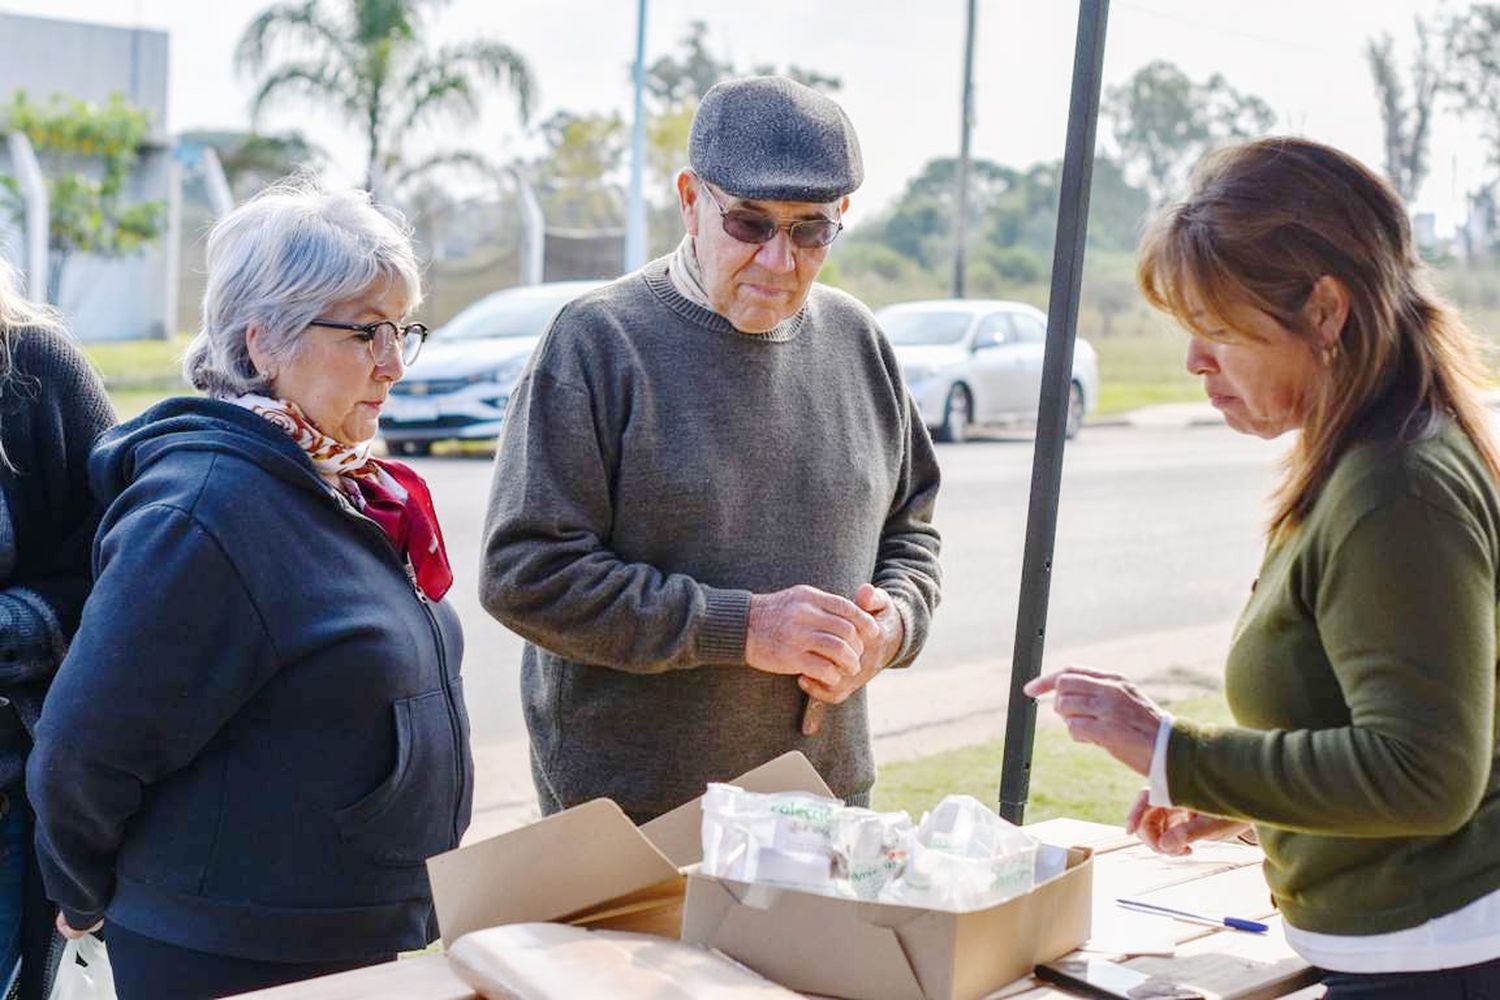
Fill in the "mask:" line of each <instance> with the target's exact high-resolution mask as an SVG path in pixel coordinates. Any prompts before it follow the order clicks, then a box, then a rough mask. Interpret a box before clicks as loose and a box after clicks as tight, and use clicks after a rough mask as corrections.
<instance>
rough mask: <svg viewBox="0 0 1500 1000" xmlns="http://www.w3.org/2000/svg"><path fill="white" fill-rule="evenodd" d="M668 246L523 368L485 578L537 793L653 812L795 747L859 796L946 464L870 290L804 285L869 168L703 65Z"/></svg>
mask: <svg viewBox="0 0 1500 1000" xmlns="http://www.w3.org/2000/svg"><path fill="white" fill-rule="evenodd" d="M689 162H690V164H691V166H690V167H689V169H686V170H684V171H682V173H681V174H680V175H679V176H678V179H677V191H678V196H679V202H680V207H681V211H682V220H683V225H684V227H685V228H686V230H687V233H686V236H685V237H684V238H683V240H682V243H681V244H680V245H679V246H678V248H677V250H676V251H675V252H673V253H672V254H669V255H668V256H666V257H664V258H661V259H659V260H656V261H654V262H652V263H650V264H647V265H646V266H645V267H644V268H643V269H642V270H640V271H638V272H636V273H634V274H630V275H626V276H625V277H623V278H621V279H620V280H618V281H616V282H614V283H613V284H611V285H608V286H606V287H604V288H602V289H599V290H597V291H594V292H591V293H589V294H587V295H584V296H583V297H581V298H579V299H577V300H575V301H574V302H573V303H572V304H570V305H569V306H567V307H566V308H564V309H563V311H562V312H561V313H560V314H559V315H558V316H557V318H556V320H554V322H553V324H552V327H551V329H550V330H549V331H548V333H547V335H546V337H545V338H543V340H542V343H541V345H540V347H538V349H537V352H536V355H535V357H534V358H533V359H532V363H531V367H530V368H529V369H528V370H527V372H526V374H525V375H524V376H523V378H522V379H521V382H520V384H519V385H518V386H517V387H516V391H515V394H514V396H513V397H512V400H511V403H510V409H509V413H508V417H507V420H506V425H505V429H504V431H503V432H502V434H501V438H500V443H499V449H498V454H497V457H496V464H495V478H494V484H493V486H492V489H491V493H490V501H489V510H488V514H487V517H486V524H485V539H484V552H483V559H482V567H481V575H482V582H481V596H482V599H483V601H484V605H485V607H486V608H487V609H488V610H489V612H490V613H491V614H492V615H494V616H495V617H496V618H498V619H499V620H500V621H501V622H503V623H504V624H506V625H507V626H509V627H510V628H512V629H514V630H515V631H516V632H518V633H520V634H521V635H522V636H523V637H524V638H525V639H526V640H527V645H526V650H525V653H524V657H523V662H522V676H521V687H522V698H523V701H524V705H525V713H526V724H527V729H528V730H529V732H530V736H531V762H532V773H533V776H534V778H535V781H536V786H537V792H538V797H539V799H540V801H541V805H542V809H543V811H544V812H548V813H550V812H554V811H556V810H558V809H561V808H565V807H567V806H572V805H576V804H577V803H579V802H583V801H585V800H588V799H591V798H595V797H598V796H606V797H609V798H612V799H614V800H615V801H616V802H618V803H619V804H620V805H621V806H622V807H623V808H624V810H625V811H626V812H627V813H628V814H629V815H630V816H631V818H632V819H634V820H635V821H637V822H642V821H645V820H647V819H650V818H651V817H653V816H656V815H659V814H660V813H662V812H665V811H667V810H669V809H671V808H673V807H674V806H676V805H678V804H680V803H682V802H685V801H687V800H689V799H691V798H694V797H695V796H698V795H700V794H702V793H703V791H704V786H705V784H706V783H707V782H710V781H723V780H727V779H730V778H733V777H734V776H736V775H738V774H741V773H743V772H744V771H747V770H749V769H751V768H752V767H755V766H756V765H759V764H761V763H764V762H765V761H767V760H769V759H771V758H773V757H775V756H778V755H779V754H781V753H784V752H786V751H788V750H794V749H795V750H801V751H802V752H803V753H805V754H807V756H808V757H809V758H810V759H811V760H812V762H813V764H814V765H815V766H816V767H817V769H818V770H819V771H820V772H821V773H822V775H823V777H824V778H825V779H826V780H827V782H828V784H829V785H830V786H831V787H832V788H833V790H834V791H835V792H836V793H837V794H838V795H840V796H842V797H843V798H845V799H846V800H848V801H850V802H852V803H856V804H867V803H868V799H869V793H870V788H871V786H872V785H873V784H874V780H875V767H874V761H873V759H872V755H871V750H870V735H869V725H868V719H867V716H866V711H865V698H864V690H863V689H864V686H865V685H866V684H867V683H868V682H869V681H870V680H871V679H872V678H873V677H875V675H876V674H878V673H879V672H880V671H881V670H882V669H884V668H887V667H901V666H906V665H907V664H909V663H910V662H911V661H912V660H913V659H914V658H915V657H916V655H917V653H918V651H919V650H920V649H921V647H922V643H923V641H924V640H925V638H926V635H927V630H928V624H929V622H930V620H931V617H932V611H933V608H934V607H935V606H936V604H937V601H938V535H937V532H936V530H934V528H933V526H932V513H933V505H934V502H935V500H936V497H937V491H938V468H937V463H936V461H935V459H934V456H933V451H932V445H931V443H930V442H929V440H928V437H927V432H926V430H925V429H924V428H923V426H922V422H921V420H920V419H918V418H917V415H916V411H915V409H914V408H913V405H912V403H911V402H910V400H909V399H908V396H907V393H906V389H905V387H904V385H903V384H902V381H901V374H900V371H899V369H898V368H897V365H896V361H895V358H894V356H893V355H892V353H891V349H890V347H889V346H888V345H887V343H886V341H885V338H884V336H883V335H882V334H881V333H880V331H879V329H878V328H877V327H876V325H875V321H874V319H873V318H872V317H871V315H870V313H869V311H868V310H867V309H866V308H865V307H864V306H862V305H861V304H860V303H858V302H857V301H855V300H854V299H852V298H850V297H849V296H848V295H845V294H843V293H841V292H838V291H835V290H833V289H830V288H827V287H825V286H822V285H816V284H814V279H816V278H817V276H818V271H819V269H820V268H821V267H822V265H823V260H824V258H825V257H826V256H827V254H828V247H829V244H830V243H832V242H833V240H834V238H835V237H836V236H837V235H838V233H839V231H840V230H841V229H842V228H843V223H842V221H841V219H842V216H843V213H844V210H845V208H846V207H847V205H848V202H849V198H848V195H849V193H850V192H851V191H853V190H854V189H855V188H857V187H858V186H859V183H860V181H861V179H862V178H863V173H864V170H863V166H862V164H861V161H860V153H859V143H858V141H857V139H856V138H855V135H854V129H853V126H852V125H851V124H850V123H849V119H848V118H847V117H846V116H845V115H844V112H843V110H842V109H841V108H840V107H839V106H838V105H837V104H835V103H834V102H833V101H832V100H830V99H829V98H827V97H825V96H823V95H821V94H819V93H817V92H816V91H813V90H811V89H809V88H807V87H804V86H802V85H800V84H797V83H794V82H792V81H790V80H786V79H782V78H779V77H751V78H746V79H738V80H730V81H726V82H724V83H720V84H719V85H717V86H715V87H714V88H713V89H711V90H710V91H709V92H708V93H707V94H706V95H704V97H703V100H702V103H701V104H700V105H699V107H698V111H697V114H696V116H695V117H694V119H693V125H692V132H691V139H690V145H689Z"/></svg>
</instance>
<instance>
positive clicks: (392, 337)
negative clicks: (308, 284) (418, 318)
mask: <svg viewBox="0 0 1500 1000" xmlns="http://www.w3.org/2000/svg"><path fill="white" fill-rule="evenodd" d="M307 325H308V326H326V327H328V328H330V329H333V330H354V331H356V332H358V333H360V334H362V336H361V337H360V338H359V339H360V340H362V341H364V342H365V346H366V347H368V348H369V349H370V360H371V361H373V362H375V363H376V364H377V365H383V364H385V363H386V361H387V360H389V359H390V358H391V357H392V356H393V355H397V356H399V357H400V358H401V363H402V364H403V365H410V364H411V363H412V362H413V361H415V360H417V355H418V354H421V353H422V345H423V344H425V343H427V327H426V326H424V325H423V324H421V323H408V324H406V325H405V326H397V325H396V324H395V323H392V322H391V321H390V320H388V319H382V320H376V321H375V322H374V323H340V322H338V321H337V320H331V319H315V320H313V321H312V322H311V323H309V324H307Z"/></svg>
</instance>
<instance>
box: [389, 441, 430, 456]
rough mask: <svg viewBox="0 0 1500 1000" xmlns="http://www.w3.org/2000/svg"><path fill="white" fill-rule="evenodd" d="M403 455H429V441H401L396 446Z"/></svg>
mask: <svg viewBox="0 0 1500 1000" xmlns="http://www.w3.org/2000/svg"><path fill="white" fill-rule="evenodd" d="M396 447H397V448H398V449H400V451H401V454H403V455H431V454H432V442H431V441H402V442H401V443H400V444H399V445H397V446H396Z"/></svg>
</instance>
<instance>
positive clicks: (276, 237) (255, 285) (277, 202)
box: [182, 177, 422, 397]
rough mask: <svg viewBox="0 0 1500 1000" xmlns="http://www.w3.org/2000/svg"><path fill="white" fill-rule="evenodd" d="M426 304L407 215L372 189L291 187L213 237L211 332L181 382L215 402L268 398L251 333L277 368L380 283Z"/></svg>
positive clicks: (222, 223)
mask: <svg viewBox="0 0 1500 1000" xmlns="http://www.w3.org/2000/svg"><path fill="white" fill-rule="evenodd" d="M381 279H384V280H385V281H388V282H392V283H395V284H396V285H398V286H400V287H401V288H402V290H403V291H404V292H405V296H406V301H407V303H408V305H407V308H408V309H415V308H416V306H417V305H418V303H420V302H421V300H422V279H421V274H420V269H419V267H418V265H417V257H416V253H415V251H414V250H413V249H412V245H411V237H410V231H409V230H408V228H407V226H406V223H405V221H404V220H403V219H402V217H401V215H400V214H399V213H397V212H395V211H393V210H390V209H386V208H383V207H377V206H376V205H375V204H374V203H373V202H372V201H371V200H370V196H369V194H368V193H367V192H365V191H360V190H355V189H351V190H329V189H327V188H324V187H322V186H321V185H319V184H318V183H317V182H316V181H313V180H311V179H308V178H305V177H304V178H296V179H293V180H290V181H285V182H282V183H280V184H277V185H274V186H273V187H270V188H267V189H266V190H265V191H263V192H261V193H260V194H258V195H256V196H255V197H254V198H252V199H251V200H250V201H248V202H246V203H245V204H243V205H241V206H240V207H239V208H237V209H235V210H234V211H233V212H230V213H229V214H228V215H226V216H225V217H224V218H223V219H221V220H219V222H218V223H217V224H216V225H215V226H214V228H213V231H212V232H211V233H209V236H208V288H207V290H206V291H205V292H204V293H203V326H202V328H201V329H200V330H199V331H198V336H197V337H195V338H194V339H193V342H192V343H191V344H190V345H188V349H187V355H186V357H184V359H183V362H182V370H183V374H184V375H186V377H187V380H188V381H189V382H191V383H192V384H193V385H194V386H195V387H196V388H198V389H200V390H202V391H203V392H205V393H207V394H208V395H210V396H217V397H224V396H239V395H244V394H246V393H267V392H269V391H270V389H271V381H272V378H271V374H270V373H267V372H260V371H257V370H256V368H255V364H254V362H252V361H251V359H250V351H249V349H248V347H247V346H246V343H245V335H246V333H247V332H248V331H249V329H250V328H251V327H252V326H257V327H260V328H261V329H262V331H264V338H265V339H264V340H263V341H262V343H263V344H264V345H265V349H266V351H267V353H269V354H270V356H271V358H272V360H273V361H274V362H276V363H278V364H279V363H284V362H286V361H290V360H291V359H292V358H294V357H295V356H296V354H297V352H298V350H299V349H300V347H301V337H302V333H303V331H304V330H306V329H307V326H308V324H309V323H311V322H312V321H313V320H314V319H316V318H317V317H318V315H319V314H321V313H322V312H324V311H325V310H326V309H328V307H329V306H331V305H334V304H335V303H338V302H344V301H347V300H349V299H352V298H354V297H356V296H358V295H360V294H361V293H362V292H364V291H365V290H366V289H368V288H369V287H370V286H372V285H373V284H375V283H376V282H377V281H379V280H381Z"/></svg>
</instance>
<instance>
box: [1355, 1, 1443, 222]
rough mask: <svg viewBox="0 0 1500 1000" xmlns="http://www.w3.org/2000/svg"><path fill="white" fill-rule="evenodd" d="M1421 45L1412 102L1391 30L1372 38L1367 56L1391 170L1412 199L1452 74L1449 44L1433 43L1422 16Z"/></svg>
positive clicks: (1393, 179)
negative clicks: (1449, 73)
mask: <svg viewBox="0 0 1500 1000" xmlns="http://www.w3.org/2000/svg"><path fill="white" fill-rule="evenodd" d="M1414 20H1415V23H1416V31H1417V47H1416V50H1415V51H1414V52H1413V54H1412V61H1411V69H1410V78H1411V100H1410V101H1409V102H1408V100H1407V95H1406V81H1405V80H1403V79H1402V75H1401V70H1400V69H1399V68H1398V67H1397V65H1396V52H1395V49H1396V43H1395V40H1394V39H1393V38H1391V36H1390V34H1389V33H1387V34H1384V35H1382V36H1381V37H1380V38H1378V39H1375V38H1372V39H1370V40H1369V41H1368V42H1367V43H1366V46H1365V58H1366V59H1368V60H1369V63H1370V76H1371V77H1372V78H1373V79H1374V81H1375V93H1376V95H1377V96H1378V97H1379V99H1380V122H1381V125H1382V126H1383V127H1384V130H1385V174H1386V177H1388V178H1390V181H1391V183H1392V184H1393V185H1395V187H1396V191H1397V192H1398V193H1399V194H1400V195H1401V197H1402V198H1403V199H1405V200H1406V201H1407V202H1412V201H1415V200H1416V197H1417V192H1418V191H1420V190H1421V187H1422V181H1423V180H1425V179H1426V178H1427V172H1428V169H1429V164H1428V153H1429V145H1430V143H1431V139H1432V113H1433V108H1434V105H1435V104H1436V102H1437V98H1438V94H1439V93H1440V92H1441V91H1442V89H1443V87H1444V84H1445V82H1446V78H1447V67H1446V65H1445V54H1446V52H1447V51H1448V46H1447V45H1444V44H1438V45H1436V46H1434V44H1433V34H1434V32H1433V28H1432V26H1431V25H1429V24H1428V23H1427V22H1426V21H1424V20H1422V18H1421V16H1420V15H1419V16H1417V17H1416V18H1415V19H1414Z"/></svg>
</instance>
